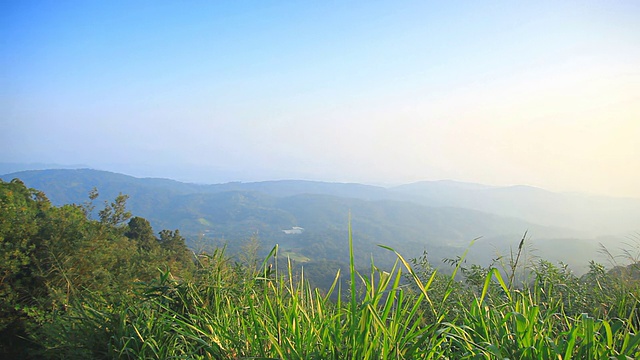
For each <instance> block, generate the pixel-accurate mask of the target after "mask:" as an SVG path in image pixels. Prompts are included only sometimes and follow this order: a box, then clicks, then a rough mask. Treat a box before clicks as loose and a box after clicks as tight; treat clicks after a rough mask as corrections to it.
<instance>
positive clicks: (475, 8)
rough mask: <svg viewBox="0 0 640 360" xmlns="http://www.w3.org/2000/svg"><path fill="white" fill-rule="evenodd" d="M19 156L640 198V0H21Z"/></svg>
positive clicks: (1, 22)
mask: <svg viewBox="0 0 640 360" xmlns="http://www.w3.org/2000/svg"><path fill="white" fill-rule="evenodd" d="M0 128H1V129H2V130H1V133H0V162H6V163H53V164H63V165H69V164H81V165H83V166H88V167H93V168H97V169H103V170H110V171H117V172H124V173H127V174H130V175H134V176H153V177H167V178H173V179H178V180H185V181H194V182H201V183H217V182H227V181H260V180H275V179H292V178H294V179H309V180H322V181H338V182H362V183H369V184H389V185H392V184H400V183H409V182H415V181H421V180H439V179H453V180H458V181H466V182H476V183H483V184H489V185H514V184H523V185H531V186H537V187H542V188H546V189H549V190H553V191H577V192H587V193H594V194H604V195H613V196H626V197H637V198H640V2H638V1H535V2H526V3H525V2H513V1H505V2H502V1H481V2H480V1H355V0H354V1H264V0H260V1H66V0H61V1H29V0H26V1H12V0H7V1H2V2H0Z"/></svg>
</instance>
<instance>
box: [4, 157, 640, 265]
mask: <svg viewBox="0 0 640 360" xmlns="http://www.w3.org/2000/svg"><path fill="white" fill-rule="evenodd" d="M0 178H1V179H3V180H4V181H9V180H11V179H13V178H20V179H21V180H22V181H23V182H24V183H25V184H26V185H27V186H29V187H33V188H36V189H40V190H42V191H44V192H45V193H46V194H47V196H48V197H49V198H50V199H51V201H52V202H53V203H54V204H56V205H61V204H66V203H78V204H80V203H84V202H86V201H87V200H88V193H89V191H90V190H91V189H93V188H94V187H96V188H97V189H98V191H99V193H100V198H99V199H98V201H99V202H101V201H110V200H113V199H114V198H115V197H116V196H117V195H118V194H119V193H123V194H127V195H129V197H130V199H129V201H128V205H129V208H130V210H131V211H132V212H133V213H134V214H135V215H138V216H142V217H145V218H147V219H148V220H149V221H151V223H152V225H153V227H154V229H156V230H157V231H159V230H161V229H180V231H181V232H182V233H184V234H185V235H187V237H188V239H189V240H190V243H191V245H192V246H194V247H196V246H198V243H199V242H203V241H204V242H207V241H209V242H210V241H214V243H217V244H222V243H226V244H228V246H229V248H230V249H235V250H239V249H240V246H241V244H242V243H243V242H244V241H246V240H247V239H248V238H250V237H251V236H254V235H256V234H257V235H258V237H259V238H260V240H261V242H262V243H263V245H264V246H267V247H268V246H272V245H274V244H276V243H277V244H280V245H281V247H282V248H283V249H286V250H287V253H288V254H292V255H295V254H299V255H300V256H299V258H300V259H310V261H311V262H314V261H315V262H317V261H329V260H330V261H342V262H345V261H346V260H347V259H346V258H344V256H345V254H346V253H345V251H344V250H345V243H344V240H345V237H346V232H347V218H348V214H349V213H351V214H352V225H353V229H354V238H355V247H356V249H358V254H359V255H358V256H360V258H359V262H358V263H359V264H360V265H362V266H366V264H367V263H368V262H369V258H368V257H369V256H370V255H368V254H372V253H373V254H377V255H376V258H377V259H380V260H381V261H380V264H390V263H391V262H392V261H393V256H389V254H388V252H385V251H382V250H380V249H379V248H378V247H377V246H376V244H385V245H389V246H392V247H394V248H396V250H398V251H400V252H401V253H403V254H406V256H407V257H416V256H419V255H420V254H421V253H422V251H423V250H427V251H429V254H430V255H432V256H434V257H435V258H436V259H439V258H442V257H455V256H456V255H460V254H461V253H462V251H463V250H464V248H465V247H466V246H467V245H468V244H469V242H470V241H471V239H474V238H477V237H482V240H481V241H480V242H479V244H480V245H476V249H475V250H474V251H473V252H472V258H475V259H477V260H478V261H481V262H487V261H489V260H490V259H492V258H495V256H496V251H500V249H502V250H506V249H508V248H509V246H511V245H512V244H513V243H515V242H517V241H518V240H519V239H520V238H521V236H522V234H523V233H524V231H529V234H532V235H533V236H534V239H535V241H536V244H538V245H537V247H538V248H539V249H542V250H541V251H551V252H553V249H554V248H557V245H553V244H554V242H555V243H556V244H557V241H562V242H563V243H567V244H574V245H575V244H581V245H580V246H579V247H578V249H577V250H575V251H573V253H571V254H568V255H569V256H570V257H576V259H574V260H575V261H578V259H577V257H580V259H581V261H582V263H585V264H586V262H587V260H589V259H582V258H583V257H590V256H593V255H590V254H595V252H596V250H597V246H598V242H597V241H589V240H588V239H590V238H593V236H595V235H593V234H594V233H590V232H588V231H587V230H585V229H584V228H580V227H577V228H576V227H574V228H572V226H563V225H565V224H576V223H579V222H581V221H583V219H579V218H580V216H584V215H585V213H586V215H591V216H598V214H600V213H602V212H599V210H598V209H593V210H590V208H589V206H594V205H592V204H600V205H598V206H601V208H602V209H603V210H604V213H606V211H609V212H611V213H613V214H619V213H620V212H621V211H628V213H626V215H625V216H626V217H624V216H623V217H622V218H619V219H618V220H623V221H621V222H622V225H629V224H631V225H633V224H634V222H633V220H634V219H638V217H637V215H638V214H640V201H634V200H633V199H613V198H592V197H584V196H579V195H565V194H557V193H552V192H548V191H546V190H542V189H537V188H530V187H507V188H503V187H493V186H486V185H480V184H471V183H459V182H455V181H436V182H419V183H414V184H407V185H402V186H397V187H391V188H384V187H380V186H372V185H364V184H355V183H351V184H349V183H327V182H318V181H302V180H282V181H265V182H252V183H240V182H232V183H225V184H211V185H202V184H190V183H182V182H178V181H174V180H168V179H156V178H135V177H132V176H127V175H123V174H118V173H112V172H106V171H98V170H91V169H77V170H65V169H62V170H35V171H22V172H17V173H11V174H6V175H2V176H0ZM567 204H568V205H567ZM585 204H586V205H588V206H586V208H587V210H589V211H591V212H589V211H586V212H585V211H584V209H577V210H580V212H579V214H577V215H576V214H572V213H571V211H572V210H573V209H574V208H576V207H580V206H582V207H585ZM96 205H97V207H98V208H99V207H100V204H99V203H97V204H96ZM546 215H548V216H546ZM570 216H574V219H572V218H570ZM576 219H577V220H576ZM639 223H640V222H637V221H636V222H635V225H636V226H637V225H638V224H639ZM592 225H596V227H600V228H603V229H604V228H607V227H612V228H613V227H615V226H616V224H615V221H613V222H612V221H610V220H609V221H608V222H607V221H600V223H597V222H594V224H592ZM292 227H302V228H304V229H305V231H304V232H302V233H301V234H296V235H288V234H286V233H285V232H283V231H282V230H284V229H290V228H292ZM616 230H617V232H603V233H600V234H601V235H607V234H613V235H618V234H620V233H622V234H625V231H627V232H630V233H633V231H634V230H633V226H630V227H623V226H620V227H618V228H616ZM600 234H596V235H600ZM559 239H564V240H559ZM580 239H582V240H580ZM576 241H577V242H576ZM482 244H484V245H482ZM553 255H556V256H557V255H559V254H553ZM562 255H567V254H562ZM545 257H546V258H549V259H553V258H554V257H553V256H545ZM559 260H564V261H567V262H569V263H570V262H571V260H572V259H565V258H560V259H559ZM377 263H378V262H377Z"/></svg>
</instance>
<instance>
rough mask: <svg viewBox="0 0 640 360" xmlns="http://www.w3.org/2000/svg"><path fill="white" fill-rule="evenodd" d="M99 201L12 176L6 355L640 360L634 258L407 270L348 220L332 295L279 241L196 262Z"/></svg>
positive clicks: (4, 192)
mask: <svg viewBox="0 0 640 360" xmlns="http://www.w3.org/2000/svg"><path fill="white" fill-rule="evenodd" d="M232 194H235V195H234V196H238V195H237V193H232ZM97 196H98V194H97V193H96V192H91V193H90V195H89V198H88V200H87V201H86V202H85V203H84V204H82V205H62V206H55V205H52V204H51V202H50V201H49V199H48V198H47V196H46V195H45V193H43V192H41V191H39V190H35V189H30V188H28V187H26V186H25V185H24V183H23V182H22V181H21V180H19V179H14V180H12V181H10V182H4V181H0V260H1V261H0V295H1V296H0V319H1V322H0V355H1V356H2V357H3V358H24V359H41V358H51V359H58V358H64V359H72V358H77V359H86V358H95V359H113V358H129V359H139V358H153V359H166V358H186V357H188V358H212V359H256V358H263V359H309V358H318V359H343V358H358V359H390V358H398V359H418V358H425V359H436V358H452V359H453V358H455V359H476V358H486V359H503V358H506V357H509V358H522V359H525V358H527V359H529V358H544V359H550V358H581V359H582V358H584V359H591V358H616V359H631V358H637V357H638V356H640V346H639V345H640V333H639V331H638V330H639V328H640V314H639V312H638V311H639V309H640V302H639V300H638V299H639V297H640V283H639V282H638V281H639V279H640V270H639V269H638V264H639V262H638V257H637V256H638V255H637V253H634V252H633V249H629V252H628V257H627V258H626V259H625V262H626V263H625V264H621V265H619V266H616V267H615V268H612V269H611V270H609V271H607V269H606V268H605V267H604V266H602V265H600V264H598V263H596V262H591V263H589V265H588V268H589V271H588V272H587V274H585V275H584V276H582V277H577V276H575V275H574V274H573V273H572V272H571V270H570V269H569V268H567V267H565V266H558V265H554V264H552V263H550V262H548V261H546V260H544V259H540V260H537V261H535V262H525V261H524V260H523V259H522V258H521V255H523V250H524V247H523V246H524V243H525V241H526V238H523V239H522V240H521V241H520V243H519V244H518V246H517V248H516V249H517V250H515V252H514V253H512V256H511V257H510V258H508V259H506V260H505V261H504V262H503V263H494V264H492V265H490V266H482V265H477V264H471V263H469V262H468V257H467V254H466V253H465V252H464V251H462V252H461V253H460V256H459V257H456V258H453V259H450V260H449V261H447V263H448V266H449V271H444V272H440V271H437V270H436V269H435V268H434V267H433V265H432V264H431V262H430V261H429V259H428V258H427V257H426V256H419V257H416V258H414V259H405V258H404V257H403V256H402V255H401V254H399V253H397V252H396V251H395V250H394V249H392V248H389V247H386V246H385V247H383V248H382V250H384V251H386V252H387V253H389V254H391V255H392V256H394V257H396V261H395V262H394V265H393V266H391V267H390V268H387V267H384V268H386V270H385V269H384V268H379V267H377V266H376V265H374V263H370V266H369V268H368V269H362V270H358V269H357V267H356V263H355V259H356V258H358V257H360V256H361V255H360V254H358V251H359V250H358V248H357V246H355V241H354V238H353V236H354V234H353V233H352V228H351V226H350V225H349V223H347V230H346V232H344V233H342V234H341V235H339V234H338V233H340V232H341V230H339V229H337V228H336V229H333V231H336V234H337V236H340V237H341V238H342V239H343V240H344V241H341V243H342V246H344V247H345V249H344V250H343V252H344V253H345V254H346V256H347V263H346V266H341V265H340V270H338V271H336V273H335V274H334V278H335V280H334V281H333V282H332V283H330V284H329V286H327V287H324V288H322V289H317V288H314V287H313V286H312V285H310V284H309V282H308V281H307V280H306V279H307V277H308V276H310V275H311V276H313V273H314V272H315V271H316V270H315V269H314V267H313V266H311V267H310V268H309V269H307V268H305V269H304V270H303V269H298V268H296V267H295V265H294V263H293V262H292V261H293V260H295V259H292V257H291V256H289V255H288V254H287V251H286V250H284V249H282V248H280V247H279V246H275V247H273V249H272V250H271V251H270V252H269V253H268V254H267V255H266V256H265V257H260V256H259V255H258V254H257V248H256V247H255V244H254V243H248V244H245V247H244V251H243V254H242V256H240V257H239V258H236V259H235V260H234V259H232V258H230V257H229V256H228V255H227V254H225V252H224V250H223V249H220V248H217V249H210V251H209V252H197V253H194V252H192V251H189V250H188V249H187V247H186V244H185V240H184V238H183V237H182V236H181V234H180V231H179V230H178V229H174V230H162V231H160V232H159V233H157V234H158V236H157V235H156V232H155V231H154V230H153V229H152V227H151V224H150V223H149V222H148V221H147V220H146V219H144V218H142V217H139V216H135V215H134V214H132V213H131V212H129V210H128V208H127V196H126V195H119V196H117V197H116V198H114V199H113V200H112V201H107V202H106V203H105V204H104V206H99V205H98V204H97V202H96V200H97ZM294 198H295V197H294ZM319 201H324V197H320V198H319ZM304 204H308V202H304ZM350 205H353V204H350ZM305 206H306V205H305ZM308 211H310V213H315V212H314V210H313V209H309V210H308ZM93 213H96V214H97V218H96V219H93V218H92V217H91V214H93ZM399 215H402V216H404V214H399ZM338 217H339V216H338V215H337V214H333V215H332V214H328V215H327V219H326V221H328V222H330V221H333V220H335V219H337V218H338ZM354 225H355V224H354ZM354 227H355V226H354ZM637 240H638V241H640V239H637ZM294 255H295V254H294ZM297 256H298V257H299V254H298V255H297ZM634 256H635V257H634ZM338 265H339V264H338ZM505 339H508V341H507V340H505Z"/></svg>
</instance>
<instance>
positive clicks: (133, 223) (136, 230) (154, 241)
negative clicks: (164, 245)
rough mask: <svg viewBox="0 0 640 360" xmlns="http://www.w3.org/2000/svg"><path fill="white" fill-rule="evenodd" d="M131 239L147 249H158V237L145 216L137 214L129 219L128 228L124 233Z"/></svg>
mask: <svg viewBox="0 0 640 360" xmlns="http://www.w3.org/2000/svg"><path fill="white" fill-rule="evenodd" d="M124 235H125V236H126V237H128V238H129V239H132V240H135V241H137V242H138V246H140V248H141V249H143V250H145V251H151V250H154V249H157V248H158V247H159V246H158V245H159V244H158V238H156V237H155V235H154V234H153V228H151V223H149V221H148V220H147V219H145V218H141V217H139V216H135V217H133V218H131V220H129V224H128V229H127V231H126V232H125V233H124Z"/></svg>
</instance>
